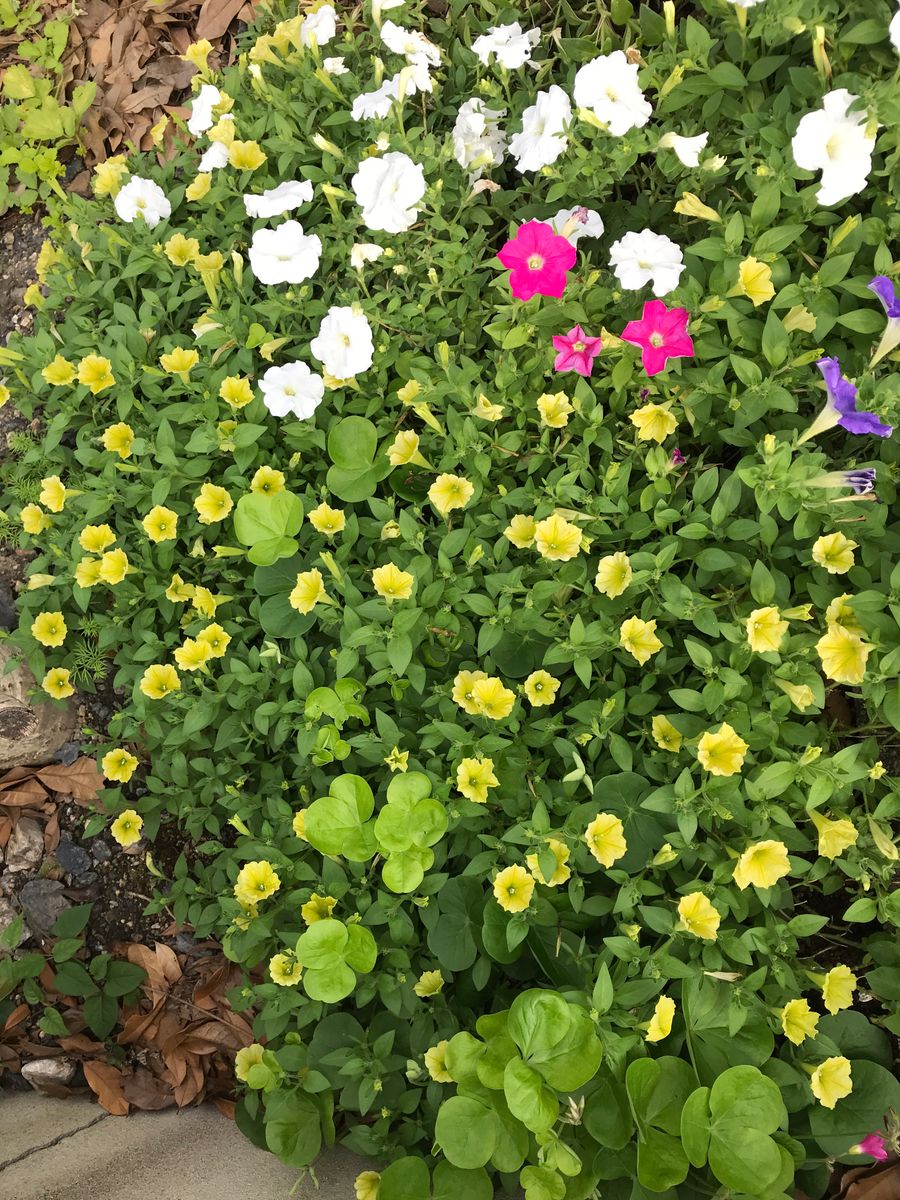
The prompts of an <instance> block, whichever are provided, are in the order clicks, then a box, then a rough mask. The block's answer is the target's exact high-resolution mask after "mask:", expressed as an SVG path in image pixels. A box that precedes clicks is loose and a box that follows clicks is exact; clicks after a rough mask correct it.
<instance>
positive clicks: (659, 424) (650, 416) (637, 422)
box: [631, 404, 678, 442]
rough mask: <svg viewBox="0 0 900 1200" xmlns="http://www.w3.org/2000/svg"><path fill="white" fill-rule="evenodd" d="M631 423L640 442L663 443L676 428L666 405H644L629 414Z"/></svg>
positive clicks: (676, 425)
mask: <svg viewBox="0 0 900 1200" xmlns="http://www.w3.org/2000/svg"><path fill="white" fill-rule="evenodd" d="M631 423H632V425H634V426H635V428H636V429H637V431H638V438H639V439H640V440H641V441H642V442H664V441H665V440H666V438H667V437H668V436H669V434H670V433H674V432H675V430H676V429H677V428H678V422H677V421H676V420H675V418H674V416H673V415H672V413H671V412H670V411H669V407H668V405H666V404H645V405H644V407H643V408H639V409H637V411H636V412H633V413H632V414H631Z"/></svg>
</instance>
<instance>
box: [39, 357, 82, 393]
mask: <svg viewBox="0 0 900 1200" xmlns="http://www.w3.org/2000/svg"><path fill="white" fill-rule="evenodd" d="M76 374H77V371H76V368H75V364H74V363H70V362H69V360H68V359H67V358H63V356H62V355H61V354H57V356H56V358H54V360H53V362H51V363H48V364H47V365H46V367H44V369H43V370H42V371H41V376H42V377H43V380H44V382H45V383H49V384H50V385H51V386H52V387H65V386H66V385H67V384H69V383H71V382H72V380H73V379H74V378H75V376H76Z"/></svg>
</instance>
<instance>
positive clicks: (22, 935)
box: [0, 896, 31, 954]
mask: <svg viewBox="0 0 900 1200" xmlns="http://www.w3.org/2000/svg"><path fill="white" fill-rule="evenodd" d="M18 916H19V912H18V910H17V909H16V906H15V905H14V904H13V902H12V900H7V899H6V897H5V896H0V934H4V933H6V931H7V929H9V927H10V925H12V923H13V921H15V919H16V917H18ZM30 937H31V930H30V929H29V928H28V926H27V925H26V924H25V922H24V921H23V922H22V928H21V929H20V930H19V937H18V941H17V942H16V944H15V946H9V947H7V949H9V950H17V949H18V948H19V946H21V945H22V943H23V942H25V941H27V940H28V938H30ZM2 953H3V951H2V950H0V954H2Z"/></svg>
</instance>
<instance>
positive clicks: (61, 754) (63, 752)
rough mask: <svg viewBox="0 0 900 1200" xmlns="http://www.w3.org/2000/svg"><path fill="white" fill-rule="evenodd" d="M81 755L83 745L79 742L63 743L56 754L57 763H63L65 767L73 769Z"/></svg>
mask: <svg viewBox="0 0 900 1200" xmlns="http://www.w3.org/2000/svg"><path fill="white" fill-rule="evenodd" d="M80 755H81V744H80V743H79V742H63V744H62V745H61V746H60V748H59V750H57V752H56V761H57V762H60V763H62V765H63V766H64V767H71V765H72V763H73V762H74V761H75V759H76V758H78V757H79V756H80Z"/></svg>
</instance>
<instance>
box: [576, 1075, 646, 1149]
mask: <svg viewBox="0 0 900 1200" xmlns="http://www.w3.org/2000/svg"><path fill="white" fill-rule="evenodd" d="M584 1127H585V1129H586V1130H587V1131H588V1133H589V1134H590V1135H591V1137H592V1138H594V1140H595V1141H597V1142H599V1143H600V1145H601V1146H605V1147H607V1149H610V1150H621V1149H622V1147H623V1146H626V1145H627V1144H628V1142H629V1141H630V1140H631V1135H632V1134H633V1133H634V1120H633V1119H632V1116H631V1109H630V1108H629V1106H628V1096H627V1095H626V1094H625V1085H624V1084H623V1083H620V1082H619V1080H618V1079H615V1078H613V1077H612V1076H611V1075H605V1074H604V1075H601V1077H600V1080H599V1084H598V1086H597V1087H596V1088H595V1090H594V1091H592V1092H591V1094H590V1095H589V1096H588V1098H587V1101H586V1103H585V1106H584Z"/></svg>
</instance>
